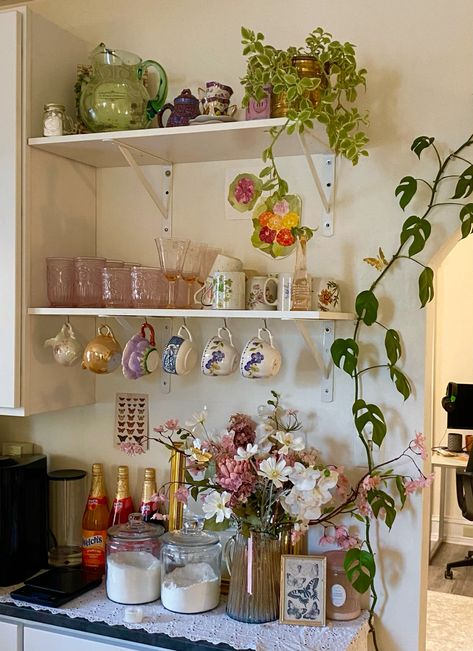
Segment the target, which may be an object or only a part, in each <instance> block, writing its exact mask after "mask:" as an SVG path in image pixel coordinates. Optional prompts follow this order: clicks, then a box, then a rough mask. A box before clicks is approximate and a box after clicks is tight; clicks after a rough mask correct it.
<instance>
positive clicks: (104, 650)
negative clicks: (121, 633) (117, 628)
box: [2, 626, 165, 651]
mask: <svg viewBox="0 0 473 651" xmlns="http://www.w3.org/2000/svg"><path fill="white" fill-rule="evenodd" d="M92 637H93V638H94V639H92ZM106 639H107V638H106ZM98 640H99V636H97V635H95V636H91V635H88V636H87V637H80V636H79V635H78V634H74V633H71V634H64V633H53V632H51V631H46V630H42V629H37V628H30V627H29V626H25V629H24V645H23V651H46V650H47V651H65V649H67V651H136V650H137V649H150V650H151V649H153V651H165V649H163V648H162V647H156V646H153V647H150V646H146V645H144V644H133V643H131V644H129V643H128V644H127V643H126V642H122V641H121V640H117V641H116V642H115V641H112V640H110V639H108V641H107V642H101V641H98ZM15 649H16V647H15ZM2 651H4V650H3V647H2ZM8 651H10V650H9V649H8Z"/></svg>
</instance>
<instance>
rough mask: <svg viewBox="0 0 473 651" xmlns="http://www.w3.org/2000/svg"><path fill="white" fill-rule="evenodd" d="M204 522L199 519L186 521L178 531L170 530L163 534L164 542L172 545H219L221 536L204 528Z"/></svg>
mask: <svg viewBox="0 0 473 651" xmlns="http://www.w3.org/2000/svg"><path fill="white" fill-rule="evenodd" d="M202 525H203V523H201V522H199V521H198V520H190V521H189V522H184V527H183V528H182V529H179V530H177V531H168V533H165V534H164V536H163V543H164V544H165V545H170V546H172V547H189V548H195V547H209V546H212V545H218V544H219V542H220V538H219V536H217V535H216V534H214V533H211V532H209V531H203V530H202Z"/></svg>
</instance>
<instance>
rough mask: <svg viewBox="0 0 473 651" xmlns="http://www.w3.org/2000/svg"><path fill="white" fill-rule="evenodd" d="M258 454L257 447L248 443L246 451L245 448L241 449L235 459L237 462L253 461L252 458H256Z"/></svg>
mask: <svg viewBox="0 0 473 651" xmlns="http://www.w3.org/2000/svg"><path fill="white" fill-rule="evenodd" d="M257 452H258V446H257V445H251V443H247V445H246V450H245V448H242V447H239V448H238V450H237V453H236V454H235V456H234V457H233V458H234V459H235V460H236V461H245V460H246V459H251V457H254V456H255V454H256V453H257Z"/></svg>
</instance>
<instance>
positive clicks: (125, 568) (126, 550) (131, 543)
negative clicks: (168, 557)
mask: <svg viewBox="0 0 473 651" xmlns="http://www.w3.org/2000/svg"><path fill="white" fill-rule="evenodd" d="M163 533H164V528H163V527H162V526H161V525H159V524H156V525H151V524H147V523H146V522H143V518H142V515H141V513H132V514H131V515H130V516H129V518H128V522H127V523H126V524H119V525H117V526H115V527H111V528H110V529H109V530H108V532H107V557H106V578H105V584H106V588H107V597H108V598H109V599H110V600H111V601H115V602H117V603H119V604H146V603H149V602H151V601H156V599H159V595H160V590H161V560H160V551H161V541H160V537H161V536H162V534H163Z"/></svg>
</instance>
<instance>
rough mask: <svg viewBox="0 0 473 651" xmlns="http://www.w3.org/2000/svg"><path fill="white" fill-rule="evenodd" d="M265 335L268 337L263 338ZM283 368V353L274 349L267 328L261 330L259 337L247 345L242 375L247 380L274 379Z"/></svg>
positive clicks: (241, 364) (242, 364) (243, 353)
mask: <svg viewBox="0 0 473 651" xmlns="http://www.w3.org/2000/svg"><path fill="white" fill-rule="evenodd" d="M263 335H265V336H266V337H267V341H266V339H264V338H263ZM280 368H281V353H280V352H279V350H278V349H277V348H275V347H274V344H273V337H272V335H271V333H270V331H269V330H268V329H267V328H259V330H258V336H257V337H253V338H252V339H250V340H249V342H248V343H247V344H246V346H245V348H244V349H243V352H242V354H241V358H240V373H241V374H242V376H243V377H247V378H265V377H266V378H267V377H274V376H275V375H277V374H278V373H279V370H280Z"/></svg>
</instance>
